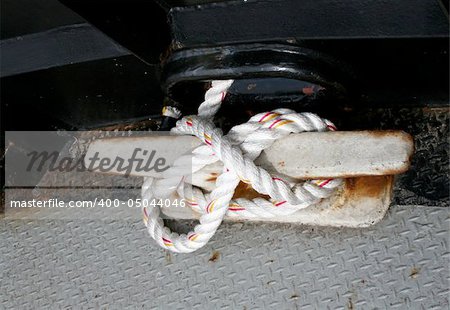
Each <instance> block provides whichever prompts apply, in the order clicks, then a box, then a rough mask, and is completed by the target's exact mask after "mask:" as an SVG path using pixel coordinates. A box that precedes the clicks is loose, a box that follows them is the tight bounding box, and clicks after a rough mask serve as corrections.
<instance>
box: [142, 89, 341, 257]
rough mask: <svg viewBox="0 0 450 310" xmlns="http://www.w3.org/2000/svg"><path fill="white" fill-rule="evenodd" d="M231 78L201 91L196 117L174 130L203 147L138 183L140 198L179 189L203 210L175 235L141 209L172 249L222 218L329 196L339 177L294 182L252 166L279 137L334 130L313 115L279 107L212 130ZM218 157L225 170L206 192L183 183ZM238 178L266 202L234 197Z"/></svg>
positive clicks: (206, 235) (276, 210) (284, 211)
mask: <svg viewBox="0 0 450 310" xmlns="http://www.w3.org/2000/svg"><path fill="white" fill-rule="evenodd" d="M232 83H233V80H226V81H213V82H212V85H211V88H210V89H209V90H208V91H207V92H206V94H205V101H204V102H203V103H202V104H201V105H200V107H199V109H198V115H197V116H188V117H184V118H182V119H181V120H179V121H178V122H177V125H176V127H175V128H173V129H172V132H173V133H175V134H178V135H193V136H196V137H197V138H199V139H200V140H202V141H203V142H204V143H205V145H203V146H200V147H198V148H196V149H195V150H194V151H193V152H192V154H189V155H185V156H181V157H180V158H178V159H177V160H176V161H175V162H174V164H173V166H172V167H171V168H169V169H168V170H166V171H165V172H164V173H163V177H162V178H161V179H154V178H150V177H147V178H145V179H144V183H143V186H142V198H143V199H146V200H147V201H151V200H152V199H160V198H168V197H172V198H173V197H175V194H176V193H177V194H178V195H179V196H180V197H181V198H182V199H185V200H186V201H187V202H188V203H189V205H190V207H191V208H192V209H193V210H195V211H196V212H198V213H200V214H201V217H200V220H199V222H200V223H199V224H198V225H197V226H195V228H194V230H193V231H191V232H189V233H188V234H182V235H179V234H177V233H175V232H172V231H170V229H169V228H167V227H165V226H164V222H163V220H162V219H161V217H160V212H161V210H160V208H159V207H157V206H155V207H154V206H147V207H144V208H143V212H144V223H145V225H146V226H147V229H148V231H149V233H150V235H151V237H152V238H153V239H155V240H156V242H157V243H158V244H159V245H160V246H161V247H163V248H165V249H168V250H171V251H173V252H181V253H190V252H193V251H195V250H197V249H199V248H201V247H203V246H204V245H205V244H206V243H207V242H208V241H209V239H211V238H212V236H214V234H215V232H216V230H217V228H218V227H219V225H220V224H221V223H222V220H223V218H224V217H225V216H229V217H235V216H239V217H240V218H255V217H257V218H270V217H274V216H280V215H289V214H292V213H294V212H296V211H298V210H300V209H303V208H306V207H308V206H311V205H312V204H315V203H317V202H318V201H320V200H321V199H323V198H327V197H329V196H330V195H331V194H332V193H333V192H334V190H335V189H336V187H338V186H339V185H340V184H341V180H340V179H328V180H310V181H306V182H303V183H296V182H295V181H293V180H290V179H286V178H282V177H280V176H275V175H270V174H269V173H268V172H267V171H266V170H264V169H262V168H261V167H258V166H256V165H255V164H254V162H253V161H254V160H255V159H256V158H257V157H258V156H259V154H260V153H261V152H262V151H263V150H264V149H266V148H268V147H269V146H271V145H272V144H273V142H274V141H275V140H277V139H280V138H282V137H285V136H287V135H289V134H291V133H299V132H306V131H329V130H336V128H335V126H334V125H333V123H331V122H330V121H328V120H325V119H322V118H320V117H318V116H317V115H315V114H312V113H296V112H295V111H293V110H289V109H277V110H274V111H271V112H265V113H260V114H257V115H255V116H253V117H252V118H250V120H249V121H248V122H247V123H244V124H241V125H238V126H235V127H233V128H232V129H231V130H230V132H229V133H228V134H227V135H223V134H222V131H221V130H220V129H218V128H216V127H215V126H214V124H213V122H212V118H213V117H214V115H215V114H216V112H217V111H218V109H219V108H220V105H221V103H222V101H223V99H224V98H225V94H226V92H227V90H228V89H229V87H230V86H231V84H232ZM217 161H221V162H222V163H223V166H224V169H223V173H222V174H221V175H219V177H218V178H217V180H216V187H215V188H214V189H213V191H212V192H210V193H205V192H204V191H203V190H202V189H201V188H197V187H194V186H192V185H191V184H189V183H188V182H185V179H186V178H187V177H189V176H190V175H192V174H193V173H195V172H196V171H199V170H200V169H202V168H203V167H205V166H206V165H209V164H212V163H214V162H217ZM239 182H244V183H247V184H250V185H251V187H252V188H253V189H255V190H256V191H257V192H259V193H260V194H262V195H268V196H270V198H271V199H270V200H267V199H264V198H254V199H252V200H249V199H243V198H237V199H232V197H233V194H234V191H235V189H236V187H237V186H238V184H239Z"/></svg>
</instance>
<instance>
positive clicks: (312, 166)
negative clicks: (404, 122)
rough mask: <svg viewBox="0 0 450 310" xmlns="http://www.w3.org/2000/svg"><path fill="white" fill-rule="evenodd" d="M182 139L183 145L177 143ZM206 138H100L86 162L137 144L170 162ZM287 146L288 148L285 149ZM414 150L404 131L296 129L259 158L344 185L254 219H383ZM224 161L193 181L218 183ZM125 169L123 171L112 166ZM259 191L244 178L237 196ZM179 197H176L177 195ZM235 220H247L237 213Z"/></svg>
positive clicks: (173, 210)
mask: <svg viewBox="0 0 450 310" xmlns="http://www.w3.org/2000/svg"><path fill="white" fill-rule="evenodd" d="M174 143H177V144H178V145H182V146H183V147H178V148H171V147H170V145H173V144H174ZM200 144H201V142H200V141H199V140H198V139H197V138H195V137H189V136H182V137H180V136H155V135H153V136H151V135H150V136H147V137H134V138H110V139H102V140H97V141H94V142H93V143H92V144H91V145H90V147H89V149H88V151H87V154H86V156H85V164H86V165H87V166H89V165H90V162H89V158H92V155H93V154H96V153H97V155H98V156H99V157H101V158H111V159H113V158H115V157H116V156H120V157H121V158H131V157H132V156H133V152H134V150H135V149H136V148H140V149H154V150H159V152H160V153H159V155H160V156H161V155H162V156H163V157H165V158H166V159H167V163H168V164H169V165H170V164H171V163H173V161H174V160H175V159H176V158H178V157H179V156H181V155H182V154H184V153H186V152H188V151H190V150H192V149H193V148H195V147H197V146H199V145H200ZM280 149H282V150H283V152H280V151H279V150H280ZM413 151H414V145H413V140H412V137H411V136H410V135H408V134H406V133H404V132H402V131H359V132H358V131H348V132H345V131H344V132H326V133H301V134H292V135H290V136H288V137H286V138H283V139H280V140H279V141H277V142H275V144H274V145H272V146H271V147H270V148H268V149H266V150H265V151H264V152H263V153H262V154H261V155H260V157H259V158H258V159H257V160H256V162H257V163H258V164H259V165H260V166H262V167H264V168H265V169H267V170H268V171H272V172H276V173H278V174H282V175H285V176H287V177H290V178H295V179H299V180H300V179H311V178H345V182H344V185H343V187H342V188H341V189H340V190H338V191H336V193H335V194H334V195H333V196H332V197H331V198H329V199H325V200H322V201H321V202H320V203H318V204H316V205H314V206H312V207H309V208H306V209H302V210H299V211H297V212H296V213H295V214H293V215H291V216H289V217H274V218H270V219H263V218H255V219H253V220H254V221H272V222H293V223H301V224H311V225H318V226H345V227H366V226H370V225H373V224H375V223H377V222H379V221H380V220H381V219H382V218H383V217H384V215H385V214H386V211H387V210H388V208H389V205H390V202H391V198H392V188H393V183H394V175H395V174H399V173H402V172H405V171H406V170H407V169H408V168H409V166H410V160H411V156H412V154H413ZM221 169H222V167H221V165H220V164H213V165H210V166H207V167H205V168H204V169H202V170H200V171H199V172H197V173H195V174H194V175H193V176H192V179H191V180H189V182H191V183H192V184H194V185H196V186H200V187H202V188H204V189H206V190H210V189H212V188H213V187H214V183H215V179H216V178H217V176H218V174H219V173H220V171H221ZM112 172H113V173H116V174H123V172H120V171H112ZM131 175H134V176H151V177H156V178H157V177H160V176H161V174H160V173H159V172H156V171H150V172H148V171H147V172H145V171H136V169H134V168H133V170H132V171H131ZM258 195H259V194H258V193H257V192H255V191H254V190H253V189H252V188H251V187H249V186H248V185H246V184H244V183H242V184H240V185H239V186H238V188H237V190H236V192H235V197H236V198H237V197H245V198H254V197H257V196H258ZM175 198H176V197H175ZM163 213H164V214H165V215H167V216H168V217H171V218H174V219H195V218H198V217H199V216H200V214H197V213H195V212H194V211H192V210H191V209H190V208H180V207H174V206H171V207H168V208H164V209H163ZM229 220H234V221H240V220H242V219H241V218H239V217H234V218H233V219H229Z"/></svg>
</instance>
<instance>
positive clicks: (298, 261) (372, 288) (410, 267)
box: [0, 206, 450, 309]
mask: <svg viewBox="0 0 450 310" xmlns="http://www.w3.org/2000/svg"><path fill="white" fill-rule="evenodd" d="M448 214H449V209H448V208H435V207H416V206H393V207H391V209H390V211H389V214H388V216H387V218H386V219H385V220H383V221H382V222H381V223H380V224H378V225H376V226H374V227H371V228H367V229H336V228H319V227H307V226H296V225H290V224H255V223H254V224H251V223H245V224H242V223H224V224H223V225H222V226H221V228H220V229H219V231H218V233H217V235H216V236H215V237H214V238H213V240H212V241H211V242H210V243H209V244H208V245H207V246H205V248H203V249H200V250H199V251H198V252H196V253H194V254H188V255H176V254H172V253H166V252H164V251H163V250H161V249H160V248H159V247H158V246H157V245H155V244H154V243H153V242H152V241H153V240H151V239H150V238H149V236H148V235H147V232H146V231H145V228H144V225H143V224H142V222H141V221H140V220H136V221H134V220H133V221H131V220H130V221H120V220H119V221H100V220H92V221H88V220H72V221H64V220H35V221H28V220H7V219H3V220H1V221H0V237H1V240H2V242H1V246H0V270H1V272H2V277H1V279H2V285H1V286H2V289H1V294H0V301H1V303H0V308H4V309H12V308H14V309H31V308H34V309H44V308H52V309H60V308H61V309H71V308H74V309H79V308H83V309H85V308H95V309H97V308H101V309H103V308H108V309H123V308H132V309H136V308H156V309H158V308H165V309H181V308H183V309H186V308H188V309H189V308H193V309H210V308H225V309H261V308H278V309H296V308H301V309H385V308H389V309H405V308H409V309H448V308H449V299H448V298H449V280H450V276H449V268H448V267H449V260H450V255H449V244H448V241H449V240H448V237H449V219H448Z"/></svg>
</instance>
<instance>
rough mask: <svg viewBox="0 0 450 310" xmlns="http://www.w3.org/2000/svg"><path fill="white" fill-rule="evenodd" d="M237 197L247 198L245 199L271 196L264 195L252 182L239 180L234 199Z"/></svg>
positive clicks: (268, 197)
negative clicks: (256, 189)
mask: <svg viewBox="0 0 450 310" xmlns="http://www.w3.org/2000/svg"><path fill="white" fill-rule="evenodd" d="M236 198H245V199H254V198H264V199H270V196H268V195H263V194H260V193H258V192H257V191H255V190H254V189H253V188H252V186H251V185H250V184H247V183H244V182H239V184H238V186H237V187H236V189H235V190H234V195H233V199H236Z"/></svg>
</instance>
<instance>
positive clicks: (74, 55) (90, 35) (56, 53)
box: [0, 23, 130, 77]
mask: <svg viewBox="0 0 450 310" xmlns="http://www.w3.org/2000/svg"><path fill="white" fill-rule="evenodd" d="M0 48H1V52H2V61H1V65H0V77H7V76H11V75H15V74H21V73H26V72H33V71H38V70H42V69H48V68H53V67H60V66H64V65H68V64H74V63H80V62H86V61H92V60H98V59H104V58H111V57H120V56H124V55H129V54H130V52H129V51H128V50H127V49H125V48H124V47H122V46H120V45H118V44H116V43H115V42H114V41H112V40H111V39H110V38H108V37H107V36H105V35H104V34H103V33H101V32H100V31H98V30H97V29H95V28H93V27H92V26H91V25H89V24H86V23H83V24H76V25H70V26H63V27H59V28H55V29H51V30H48V31H45V32H39V33H34V34H29V35H24V36H21V37H18V38H11V39H6V40H2V41H0Z"/></svg>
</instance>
